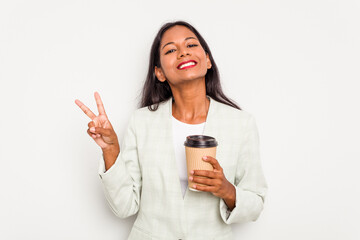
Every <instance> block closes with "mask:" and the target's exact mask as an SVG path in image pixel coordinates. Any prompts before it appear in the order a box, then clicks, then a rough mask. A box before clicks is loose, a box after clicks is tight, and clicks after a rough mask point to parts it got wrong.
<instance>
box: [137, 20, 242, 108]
mask: <svg viewBox="0 0 360 240" xmlns="http://www.w3.org/2000/svg"><path fill="white" fill-rule="evenodd" d="M175 25H182V26H185V27H187V28H188V29H189V30H190V31H192V32H193V33H194V34H195V35H196V37H197V38H198V39H199V41H200V44H201V46H202V48H203V49H204V50H205V53H208V54H209V57H210V61H211V68H210V69H208V70H207V73H206V75H205V85H206V95H208V96H210V97H211V98H212V99H214V100H216V101H218V102H221V103H224V104H227V105H229V106H231V107H234V108H237V109H239V110H241V108H240V107H239V106H238V105H237V104H236V103H235V102H234V101H233V100H230V99H229V98H227V97H226V96H225V94H224V93H223V91H222V89H221V84H220V76H219V70H218V68H217V66H216V64H215V61H214V59H213V57H212V54H211V51H210V48H209V46H208V45H207V43H206V42H205V40H204V38H203V37H202V36H201V35H200V33H199V32H198V31H197V30H196V29H195V28H194V27H193V26H191V25H190V24H189V23H187V22H184V21H176V22H168V23H165V24H164V25H163V26H162V27H161V28H160V30H159V32H158V33H157V35H156V37H155V39H154V41H153V44H152V46H151V51H150V59H149V69H148V73H147V76H146V80H145V83H144V86H143V89H142V92H141V103H140V108H142V107H148V108H149V110H150V111H156V110H157V109H158V107H159V103H160V102H163V101H166V100H168V99H169V98H171V97H172V92H171V88H170V85H169V83H168V82H167V81H164V82H160V81H159V80H158V79H157V77H156V75H155V72H154V69H155V66H157V67H159V66H160V43H161V38H162V36H163V34H164V33H165V31H166V30H168V29H169V28H171V27H173V26H175ZM153 104H155V105H154V108H152V105H153Z"/></svg>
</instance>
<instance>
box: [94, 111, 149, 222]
mask: <svg viewBox="0 0 360 240" xmlns="http://www.w3.org/2000/svg"><path fill="white" fill-rule="evenodd" d="M99 176H100V179H101V182H102V186H103V190H104V193H105V197H106V200H107V202H108V203H109V206H110V208H111V210H112V211H113V213H114V214H115V215H116V216H118V217H120V218H126V217H129V216H132V215H134V214H136V213H137V212H138V210H139V206H140V192H141V186H142V177H141V169H140V164H139V159H138V152H137V143H136V132H135V114H133V115H132V116H131V118H130V122H129V124H128V126H127V129H126V131H125V135H124V139H123V142H122V146H121V147H120V153H119V155H118V158H117V159H116V161H115V163H114V164H113V165H112V166H111V167H110V168H109V169H108V170H107V171H106V172H105V164H104V159H103V156H102V157H101V159H100V162H99Z"/></svg>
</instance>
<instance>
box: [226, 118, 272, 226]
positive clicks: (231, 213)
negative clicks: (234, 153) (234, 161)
mask: <svg viewBox="0 0 360 240" xmlns="http://www.w3.org/2000/svg"><path fill="white" fill-rule="evenodd" d="M240 148H241V150H240V155H239V160H238V163H239V164H238V166H237V169H236V175H235V184H233V185H234V188H235V196H236V198H235V208H233V209H232V210H231V209H229V208H228V206H227V205H226V202H225V200H224V199H221V200H220V214H221V217H222V219H223V220H224V222H225V223H227V224H231V223H241V222H249V221H256V220H257V219H258V217H259V216H260V213H261V211H262V210H263V205H264V201H265V196H266V193H267V183H266V180H265V177H264V174H263V170H262V166H261V161H260V153H259V135H258V129H257V125H256V122H255V119H254V117H253V116H252V115H250V117H249V119H248V123H247V127H246V137H245V139H244V141H243V144H242V145H241V146H240Z"/></svg>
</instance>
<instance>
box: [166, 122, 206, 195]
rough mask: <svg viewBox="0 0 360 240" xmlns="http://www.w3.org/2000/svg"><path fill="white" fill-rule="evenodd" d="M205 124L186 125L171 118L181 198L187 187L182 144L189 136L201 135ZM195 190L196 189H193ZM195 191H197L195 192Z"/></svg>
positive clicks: (184, 155)
mask: <svg viewBox="0 0 360 240" xmlns="http://www.w3.org/2000/svg"><path fill="white" fill-rule="evenodd" d="M204 126H205V122H203V123H200V124H188V123H184V122H181V121H179V120H177V119H176V118H174V117H172V131H173V137H174V138H173V143H174V150H175V159H176V163H177V168H178V174H179V179H180V184H181V190H182V195H183V198H184V197H185V192H186V188H187V187H188V174H187V167H186V154H185V145H184V142H185V140H186V137H187V136H189V135H202V134H203V131H204ZM195 190H196V189H195ZM196 191H197V190H196Z"/></svg>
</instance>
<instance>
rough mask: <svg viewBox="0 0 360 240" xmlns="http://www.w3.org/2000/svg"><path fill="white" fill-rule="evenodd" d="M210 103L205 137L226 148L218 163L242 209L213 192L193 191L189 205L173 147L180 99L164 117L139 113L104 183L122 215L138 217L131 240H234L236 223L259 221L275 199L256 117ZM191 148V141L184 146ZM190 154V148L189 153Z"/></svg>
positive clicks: (165, 108) (164, 105)
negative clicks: (270, 195) (269, 188)
mask: <svg viewBox="0 0 360 240" xmlns="http://www.w3.org/2000/svg"><path fill="white" fill-rule="evenodd" d="M207 97H208V98H209V100H210V106H209V110H208V115H207V118H206V123H205V127H204V135H208V136H212V137H215V139H216V140H217V142H218V147H217V151H216V159H217V160H218V162H219V164H220V166H221V167H222V168H223V171H224V174H225V177H226V179H227V180H228V181H229V182H231V183H232V184H233V185H234V186H235V188H236V202H235V208H234V209H233V210H232V211H231V212H230V211H228V208H227V205H226V204H225V202H224V200H223V199H221V198H219V197H216V196H214V195H213V194H212V193H210V192H194V191H191V190H189V189H187V190H186V193H185V196H184V198H183V195H182V191H181V183H180V179H179V175H178V170H177V165H176V159H175V153H174V148H173V141H172V137H173V136H172V98H170V99H169V100H166V101H164V102H161V103H160V105H159V108H158V109H157V111H154V112H152V111H150V110H148V108H147V107H143V108H140V109H137V110H135V111H134V113H133V114H132V116H131V118H130V121H129V124H128V126H127V130H126V132H125V136H124V138H123V142H122V144H121V147H120V154H119V156H118V158H117V160H116V162H115V163H114V165H113V166H112V167H111V168H110V169H108V171H106V172H105V165H104V159H103V157H101V159H100V163H99V176H100V178H101V182H102V185H103V187H104V193H105V197H106V199H107V201H108V203H109V206H110V207H111V209H112V211H113V212H114V214H115V215H116V216H118V217H120V218H126V217H129V216H131V215H134V214H136V213H137V214H138V215H137V218H136V220H135V222H134V225H133V227H132V229H131V232H130V235H129V238H128V239H130V240H140V239H141V240H146V239H164V240H169V239H187V240H191V239H196V240H199V239H206V240H209V239H216V240H221V239H224V240H225V239H226V240H229V239H233V234H232V229H231V226H230V225H229V224H231V223H240V222H248V221H255V220H257V218H258V217H259V215H260V213H261V211H262V209H263V205H264V200H265V196H266V192H267V183H266V181H265V177H264V175H263V171H262V167H261V161H260V156H259V136H258V129H257V126H256V122H255V119H254V117H253V116H252V115H251V114H250V113H248V112H246V111H244V110H238V109H235V108H233V107H230V106H228V105H226V104H223V103H220V102H217V101H215V100H214V99H212V98H210V97H209V96H207ZM184 141H185V139H184ZM184 151H185V147H184Z"/></svg>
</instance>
